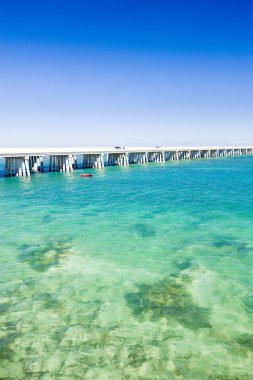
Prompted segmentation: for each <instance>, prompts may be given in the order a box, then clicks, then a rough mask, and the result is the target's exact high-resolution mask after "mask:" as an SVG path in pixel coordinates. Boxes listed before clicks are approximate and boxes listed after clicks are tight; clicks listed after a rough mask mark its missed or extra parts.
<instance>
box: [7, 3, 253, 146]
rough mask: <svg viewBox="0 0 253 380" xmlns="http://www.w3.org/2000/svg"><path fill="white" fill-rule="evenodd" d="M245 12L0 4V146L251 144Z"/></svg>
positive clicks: (251, 32) (249, 38)
mask: <svg viewBox="0 0 253 380" xmlns="http://www.w3.org/2000/svg"><path fill="white" fill-rule="evenodd" d="M252 17H253V3H252V1H247V0H240V1H239V0H238V1H233V0H231V1H223V0H219V1H217V0H213V1H209V0H206V1H203V0H202V1H197V0H196V1H194V0H193V1H191V0H188V1H186V0H175V1H168V0H167V1H165V0H154V1H150V0H146V1H138V0H135V1H133V0H129V1H127V0H125V1H122V0H118V1H113V0H107V1H101V0H100V1H99V0H98V1H96V0H93V1H85V0H83V1H77V0H72V1H64V0H62V1H60V0H51V1H47V0H44V1H27V0H22V1H20V0H18V1H13V0H8V1H5V2H4V1H1V0H0V147H4V148H7V147H53V146H55V147H63V146H69V147H71V146H73V147H76V146H83V147H85V146H87V147H88V146H106V145H109V146H115V145H123V146H137V145H138V146H140V145H142V146H156V145H160V146H163V145H166V146H180V145H210V144H215V145H221V144H227V145H236V144H253V22H252Z"/></svg>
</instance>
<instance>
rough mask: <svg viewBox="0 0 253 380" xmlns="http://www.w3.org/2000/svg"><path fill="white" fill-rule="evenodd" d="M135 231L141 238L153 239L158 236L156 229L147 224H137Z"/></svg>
mask: <svg viewBox="0 0 253 380" xmlns="http://www.w3.org/2000/svg"><path fill="white" fill-rule="evenodd" d="M134 230H135V232H137V234H138V235H139V236H141V237H151V236H155V234H156V231H155V229H154V227H153V226H151V225H149V224H145V223H139V224H136V225H135V226H134Z"/></svg>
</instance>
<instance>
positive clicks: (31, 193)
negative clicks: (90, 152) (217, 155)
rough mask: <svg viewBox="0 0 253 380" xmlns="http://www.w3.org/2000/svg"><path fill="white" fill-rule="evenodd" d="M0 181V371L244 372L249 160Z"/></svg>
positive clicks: (252, 358)
mask: <svg viewBox="0 0 253 380" xmlns="http://www.w3.org/2000/svg"><path fill="white" fill-rule="evenodd" d="M90 171H91V172H93V173H94V176H93V177H92V178H80V177H79V174H80V171H75V172H74V173H73V174H68V173H44V174H36V175H33V176H32V177H31V178H1V179H0V210H1V229H0V238H1V254H0V328H1V330H0V379H70V380H71V379H84V378H85V379H92V380H93V379H117V380H118V379H152V380H153V379H168V378H169V379H252V373H253V237H252V231H253V190H252V189H253V157H246V156H245V157H239V158H227V159H211V160H196V161H190V162H178V163H165V164H149V165H144V166H141V165H131V166H130V167H129V168H120V167H107V168H105V169H104V170H101V171H93V170H90Z"/></svg>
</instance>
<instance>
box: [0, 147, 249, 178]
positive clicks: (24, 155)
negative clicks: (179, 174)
mask: <svg viewBox="0 0 253 380" xmlns="http://www.w3.org/2000/svg"><path fill="white" fill-rule="evenodd" d="M241 155H253V147H246V146H234V147H224V146H220V147H215V146H211V147H158V146H156V147H110V148H108V147H107V148H12V149H8V148H6V149H5V148H0V157H2V158H4V159H5V166H4V175H5V176H7V177H9V176H17V177H26V176H28V177H29V176H30V175H31V173H36V172H44V171H45V168H44V158H45V157H46V158H47V159H48V161H49V165H48V171H50V172H54V171H60V172H72V171H73V170H75V169H77V168H78V167H79V166H80V160H81V167H82V168H96V169H101V168H103V167H104V166H105V165H106V166H112V165H119V166H127V165H129V164H148V163H149V162H165V161H179V160H191V159H204V158H213V157H231V156H241ZM78 164H79V166H78Z"/></svg>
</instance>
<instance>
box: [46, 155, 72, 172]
mask: <svg viewBox="0 0 253 380" xmlns="http://www.w3.org/2000/svg"><path fill="white" fill-rule="evenodd" d="M49 171H50V172H72V171H73V156H72V154H69V155H59V156H56V155H53V156H50V157H49Z"/></svg>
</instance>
